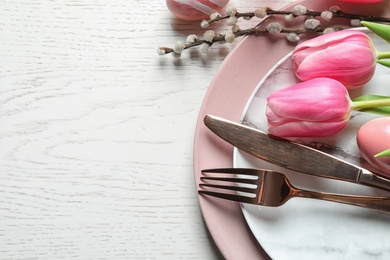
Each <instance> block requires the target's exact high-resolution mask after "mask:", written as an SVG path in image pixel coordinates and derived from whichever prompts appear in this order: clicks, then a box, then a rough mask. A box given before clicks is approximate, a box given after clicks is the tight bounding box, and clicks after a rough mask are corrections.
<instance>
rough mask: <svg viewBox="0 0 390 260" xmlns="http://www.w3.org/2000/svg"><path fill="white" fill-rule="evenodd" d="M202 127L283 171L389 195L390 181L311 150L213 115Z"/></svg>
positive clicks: (206, 117) (207, 116) (205, 118)
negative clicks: (338, 181) (361, 186)
mask: <svg viewBox="0 0 390 260" xmlns="http://www.w3.org/2000/svg"><path fill="white" fill-rule="evenodd" d="M204 124H205V125H206V126H207V127H208V128H209V129H210V130H211V131H212V132H213V133H215V134H216V135H218V136H219V137H221V138H222V139H224V140H225V141H227V142H228V143H230V144H232V145H233V146H235V147H237V148H238V149H240V150H242V151H244V152H246V153H249V154H251V155H253V156H255V157H257V158H260V159H262V160H264V161H268V162H270V163H273V164H275V165H278V166H281V167H283V168H286V169H290V170H293V171H297V172H301V173H306V174H309V175H314V176H319V177H323V178H329V179H336V180H341V181H347V182H352V183H357V184H362V185H366V186H370V187H375V188H379V189H382V190H386V191H390V180H389V179H386V178H384V177H382V176H379V175H378V174H375V173H373V172H371V171H369V170H367V169H365V168H362V167H358V166H356V165H353V164H351V163H349V162H346V161H343V160H341V159H339V158H337V157H334V156H332V155H329V154H327V153H324V152H321V151H318V150H316V149H314V148H311V147H307V146H304V145H302V144H298V143H294V142H290V141H287V140H280V139H275V138H272V137H270V136H269V135H268V134H267V133H265V132H263V131H260V130H258V129H254V128H251V127H248V126H245V125H242V124H239V123H236V122H232V121H229V120H226V119H223V118H220V117H217V116H213V115H206V116H205V117H204Z"/></svg>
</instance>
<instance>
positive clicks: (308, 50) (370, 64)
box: [292, 30, 376, 89]
mask: <svg viewBox="0 0 390 260" xmlns="http://www.w3.org/2000/svg"><path fill="white" fill-rule="evenodd" d="M292 59H293V60H294V70H295V74H296V76H297V77H298V78H299V79H300V80H303V81H304V80H309V79H313V78H316V77H328V78H333V79H336V80H338V81H340V82H341V83H343V84H344V85H345V86H346V87H347V88H349V89H352V88H355V87H359V86H361V85H363V84H365V83H367V82H368V81H369V80H371V78H372V77H373V75H374V73H375V65H376V50H375V47H374V45H373V43H372V41H371V39H370V38H369V37H368V36H367V35H366V34H365V33H363V32H361V31H356V30H344V31H338V32H334V33H329V34H325V35H322V36H319V37H316V38H313V39H311V40H308V41H306V42H303V43H301V44H299V45H298V46H297V47H296V48H295V50H294V52H293V55H292Z"/></svg>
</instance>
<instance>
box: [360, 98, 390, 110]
mask: <svg viewBox="0 0 390 260" xmlns="http://www.w3.org/2000/svg"><path fill="white" fill-rule="evenodd" d="M384 106H390V98H382V99H373V100H364V101H353V102H352V107H353V109H354V110H361V109H365V108H373V107H384Z"/></svg>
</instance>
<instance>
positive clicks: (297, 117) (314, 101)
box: [266, 78, 352, 138]
mask: <svg viewBox="0 0 390 260" xmlns="http://www.w3.org/2000/svg"><path fill="white" fill-rule="evenodd" d="M351 112H352V101H351V100H350V98H349V95H348V92H347V89H346V88H345V86H344V85H343V84H341V83H340V82H338V81H336V80H333V79H329V78H316V79H312V80H308V81H304V82H301V83H298V84H296V85H294V86H291V87H288V88H284V89H280V90H278V91H275V92H273V93H272V94H271V95H270V96H269V97H268V98H267V109H266V116H267V120H268V126H269V129H268V131H269V133H270V134H271V135H273V136H278V137H282V138H289V137H324V136H330V135H334V134H336V133H338V132H340V131H341V130H342V129H344V127H345V126H346V125H347V123H348V120H349V117H350V115H351Z"/></svg>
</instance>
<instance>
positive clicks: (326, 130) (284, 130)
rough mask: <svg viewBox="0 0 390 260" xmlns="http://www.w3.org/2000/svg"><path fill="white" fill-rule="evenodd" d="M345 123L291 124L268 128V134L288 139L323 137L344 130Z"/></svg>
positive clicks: (304, 122) (303, 122) (306, 122)
mask: <svg viewBox="0 0 390 260" xmlns="http://www.w3.org/2000/svg"><path fill="white" fill-rule="evenodd" d="M347 122H348V121H347V120H346V121H341V122H334V123H321V122H308V121H301V122H291V123H287V124H284V125H280V126H277V127H270V128H269V129H268V132H269V133H270V134H271V135H274V136H278V137H283V138H289V137H325V136H331V135H335V134H337V133H338V132H340V131H341V130H343V129H344V128H345V126H346V125H347Z"/></svg>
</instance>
